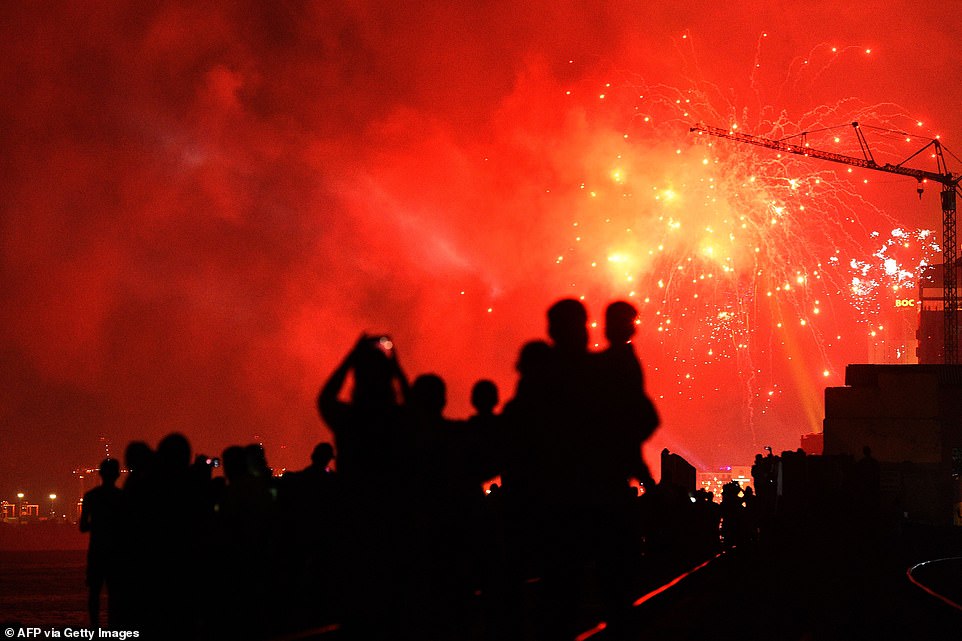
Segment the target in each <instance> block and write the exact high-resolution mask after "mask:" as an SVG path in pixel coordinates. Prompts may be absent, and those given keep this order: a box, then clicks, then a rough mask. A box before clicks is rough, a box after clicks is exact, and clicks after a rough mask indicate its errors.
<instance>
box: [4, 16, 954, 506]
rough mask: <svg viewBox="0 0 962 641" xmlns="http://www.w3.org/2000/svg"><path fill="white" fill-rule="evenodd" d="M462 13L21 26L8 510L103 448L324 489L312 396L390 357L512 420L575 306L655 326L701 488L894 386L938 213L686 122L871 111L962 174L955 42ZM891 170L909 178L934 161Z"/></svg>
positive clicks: (866, 19) (646, 339)
mask: <svg viewBox="0 0 962 641" xmlns="http://www.w3.org/2000/svg"><path fill="white" fill-rule="evenodd" d="M467 4H468V5H470V6H460V5H458V4H457V3H454V4H452V3H450V2H430V3H416V4H415V5H414V6H411V7H405V8H403V9H399V8H397V7H396V4H395V3H380V4H377V3H372V2H365V1H363V0H361V1H357V2H344V3H330V2H321V3H312V2H303V3H301V2H288V3H259V2H250V3H244V2H231V3H228V2H224V3H217V2H212V3H199V4H198V3H188V2H161V3H151V4H150V6H149V7H145V6H141V5H139V4H133V5H128V4H126V3H94V4H93V5H92V6H91V4H90V3H17V4H15V5H12V6H10V7H6V8H5V12H4V17H3V18H2V19H0V55H2V58H0V59H2V62H0V74H2V75H0V80H2V82H3V87H4V91H3V92H2V95H0V149H2V150H3V151H2V154H0V163H2V171H0V194H2V196H0V207H2V217H0V225H2V231H0V261H2V263H0V301H2V306H0V323H2V333H0V341H2V343H0V359H2V366H0V376H2V379H0V419H2V422H3V428H2V432H0V451H2V452H3V456H2V457H0V498H7V497H9V496H12V495H14V494H15V493H16V492H17V491H18V489H20V488H26V489H27V490H28V491H30V492H33V493H36V494H38V495H45V494H46V493H48V492H54V491H55V492H57V493H58V494H62V495H66V494H67V493H68V491H69V490H72V489H73V488H70V487H65V486H66V484H67V483H68V482H69V470H70V469H72V468H74V467H78V466H81V465H93V464H96V463H97V462H98V461H99V459H100V458H102V456H103V442H102V441H101V439H104V438H105V439H108V440H109V441H110V442H111V443H112V444H113V450H112V451H113V452H115V453H117V452H119V451H120V450H121V449H122V447H123V446H124V445H125V444H126V442H127V441H128V440H130V439H133V438H140V439H144V440H147V441H148V442H150V443H152V444H156V442H157V441H158V440H159V438H160V437H161V436H163V435H164V434H166V433H167V432H170V431H172V430H180V431H183V432H184V433H186V434H187V435H188V436H189V437H190V438H191V440H192V442H193V444H194V446H195V449H197V450H199V451H203V452H207V453H217V452H219V451H220V450H221V449H222V448H223V447H224V446H226V445H227V444H230V443H246V442H249V441H252V440H260V441H262V442H264V444H265V447H266V449H267V454H268V458H269V460H270V461H271V463H272V464H273V465H274V466H275V467H302V466H303V465H305V464H306V462H307V458H308V453H309V451H310V448H311V447H312V445H313V444H314V443H315V442H317V441H318V440H320V439H322V438H328V434H327V432H326V429H325V428H324V427H323V425H322V424H321V422H320V420H319V419H318V417H317V416H316V413H315V410H314V404H313V399H314V395H315V393H316V390H317V388H318V386H319V385H320V384H321V382H322V381H323V380H324V378H325V377H326V376H327V375H328V373H329V372H330V371H331V369H332V368H333V367H334V366H335V365H336V363H337V361H338V360H339V359H340V357H341V355H342V354H343V353H344V352H345V350H347V349H348V348H349V346H350V345H351V343H352V342H353V340H354V339H355V337H356V336H357V334H358V333H359V332H360V331H362V330H368V331H379V332H389V333H390V334H391V335H392V336H393V337H394V340H395V343H396V345H397V346H398V352H399V354H400V357H401V359H402V361H403V363H404V365H405V366H406V368H407V370H408V372H409V374H412V375H415V374H418V373H422V372H426V371H435V372H437V373H439V374H441V375H442V376H444V377H445V378H446V379H447V381H448V383H449V397H450V408H449V409H450V412H449V413H450V414H451V415H452V416H464V415H466V414H467V412H468V403H467V396H468V391H469V389H470V386H471V384H472V383H473V382H474V380H476V379H477V378H481V377H489V378H494V379H495V380H496V381H497V382H498V383H499V385H500V386H501V391H502V395H503V396H504V397H508V396H510V394H511V392H512V390H513V386H514V372H513V363H514V360H515V355H516V352H517V349H518V348H519V347H520V345H521V344H522V342H523V341H525V340H527V339H530V338H534V337H539V336H542V335H543V325H544V323H543V315H544V311H545V309H546V308H547V307H548V305H549V304H550V303H551V302H553V301H554V300H556V299H557V298H559V297H562V296H570V295H577V296H585V300H586V304H587V305H588V307H589V309H590V312H591V314H592V316H593V317H594V318H600V316H601V312H602V310H603V307H604V305H605V303H606V302H607V301H608V300H610V299H611V298H613V297H629V298H631V299H632V300H634V301H635V302H636V303H637V304H638V305H639V307H640V308H641V309H642V319H641V320H642V323H641V332H642V335H641V337H640V339H639V351H640V353H641V355H642V358H643V360H644V361H645V364H646V372H647V377H648V382H649V388H650V391H651V392H652V393H653V395H655V397H656V399H657V401H658V404H659V407H660V408H661V409H662V413H663V415H664V419H665V424H664V427H663V428H662V430H661V431H660V432H659V434H658V436H657V437H656V439H655V441H656V442H655V443H653V444H652V447H653V448H656V449H655V450H654V451H657V449H660V448H661V447H663V446H668V447H670V448H671V449H672V450H675V451H679V452H680V453H682V454H683V455H686V456H688V457H690V459H691V460H692V462H693V463H695V464H697V465H720V464H724V463H728V464H730V463H742V462H747V461H750V460H751V457H752V456H753V454H754V453H755V452H757V451H760V449H759V448H761V447H762V446H764V445H768V444H770V445H772V446H773V447H775V449H776V450H779V449H785V448H794V447H797V446H798V437H799V435H800V434H802V433H805V432H808V431H811V430H812V429H813V428H815V427H818V425H819V421H820V418H821V413H820V412H821V410H822V405H821V403H822V400H821V399H822V389H823V388H824V386H825V385H826V384H840V383H841V381H842V375H843V372H844V366H845V364H846V363H849V362H858V361H863V362H864V361H866V360H869V359H870V358H873V357H876V358H882V357H884V353H885V350H886V349H889V348H888V347H886V345H889V346H890V345H891V344H892V343H893V342H895V341H896V338H895V337H894V336H890V335H885V333H886V332H889V333H890V334H891V333H892V332H893V331H894V330H893V329H892V328H893V327H895V326H897V324H898V323H903V322H904V319H903V318H902V317H895V318H894V319H893V317H892V311H891V310H889V309H888V307H887V304H888V299H887V298H886V297H885V295H883V294H882V293H881V292H883V291H884V289H885V287H891V286H892V284H893V278H895V279H896V280H897V279H898V276H897V274H898V273H899V272H898V270H896V271H895V272H894V273H893V272H891V271H887V270H890V268H891V265H892V264H891V263H886V260H888V259H891V258H894V259H896V260H897V261H899V262H900V264H905V265H908V266H909V267H910V268H911V267H912V265H913V264H915V265H917V263H918V260H919V259H920V258H922V257H925V256H927V257H928V259H931V258H932V257H931V255H930V254H931V253H932V251H931V248H928V249H926V246H925V242H924V239H922V240H919V239H918V237H917V233H916V230H919V229H922V230H925V229H929V230H935V234H936V237H935V240H936V241H938V240H939V239H940V235H941V232H940V228H939V224H940V211H939V206H938V199H937V189H935V188H934V187H933V188H931V189H929V190H928V192H927V193H926V195H925V197H924V198H923V199H922V201H921V202H920V201H919V200H918V199H917V197H916V193H915V185H914V183H913V182H912V181H911V179H904V178H897V177H893V176H889V175H885V174H872V173H871V172H855V173H853V174H849V173H848V172H846V171H845V168H844V167H841V166H825V165H824V164H819V163H817V162H815V161H806V162H800V161H798V160H790V159H779V158H776V157H773V156H772V155H771V154H768V153H767V152H765V151H764V150H748V149H738V148H737V147H733V146H732V145H730V144H728V143H725V142H723V141H714V142H713V143H712V146H710V147H709V146H708V143H707V141H705V140H704V139H698V138H697V137H695V136H691V135H690V134H689V133H688V125H689V124H690V123H691V122H693V121H696V120H705V121H706V122H709V124H716V125H719V126H723V127H724V126H730V125H731V124H734V123H737V124H739V126H741V127H742V128H743V130H744V131H746V132H749V133H756V134H759V135H764V136H771V137H776V138H777V137H783V136H786V135H790V134H793V133H796V132H797V131H798V130H799V128H800V127H804V128H810V129H814V128H817V127H828V126H832V125H844V124H846V123H847V122H848V121H850V120H852V119H853V118H857V119H859V120H860V121H861V122H863V123H865V124H868V125H877V126H886V127H895V126H897V127H899V128H909V127H913V126H914V127H916V129H913V132H916V131H917V132H918V136H920V137H924V136H930V137H931V136H933V135H936V134H940V135H941V137H942V140H943V141H944V142H945V144H946V145H947V146H948V148H950V149H952V148H953V146H959V142H958V141H960V140H962V117H960V115H959V112H958V109H957V106H958V104H960V102H962V101H960V96H959V95H958V93H959V92H960V89H959V88H958V87H959V83H958V82H957V81H958V70H959V69H960V68H962V59H960V58H962V54H960V53H959V52H960V49H959V48H958V46H957V29H955V25H954V24H949V23H947V22H946V20H945V19H944V15H943V13H941V12H939V11H937V10H936V8H934V7H933V8H926V7H924V6H919V5H917V3H914V2H909V1H908V0H905V1H876V2H871V1H869V2H862V3H858V4H851V5H850V4H848V3H842V4H843V6H842V7H840V6H839V4H840V3H837V2H828V1H819V2H814V3H812V2H810V3H783V2H769V3H762V2H757V3H756V2H738V3H725V2H722V3H718V2H714V3H706V4H705V5H704V8H702V9H700V10H699V9H697V8H695V9H691V8H688V7H686V6H683V5H684V3H676V2H647V3H634V2H627V1H625V2H600V3H599V2H593V3H584V4H582V5H581V6H578V7H569V6H567V5H565V3H537V2H535V3H524V6H523V8H522V7H521V6H519V5H518V3H513V2H482V3H467ZM729 4H730V5H731V6H726V5H729ZM646 118H647V120H646ZM918 122H921V123H922V125H918V124H917V123H918ZM840 135H845V132H843V133H842V134H840ZM867 135H869V137H870V138H871V135H870V134H867ZM920 140H921V138H920ZM814 142H815V140H814V139H813V143H814ZM818 143H819V144H823V145H826V146H829V147H831V145H836V144H837V145H839V147H838V149H839V150H841V151H842V152H843V153H852V152H853V150H852V146H851V145H852V144H853V141H852V140H851V139H843V140H840V142H838V143H835V142H834V140H832V139H831V138H824V137H823V138H821V139H819V141H818ZM877 144H878V145H879V151H880V152H884V153H891V154H892V155H893V156H892V157H893V158H894V159H895V161H896V162H897V161H898V160H901V159H903V158H905V157H907V156H908V155H910V154H911V153H912V152H914V151H915V150H916V149H918V148H919V147H921V144H922V143H921V142H920V143H918V144H916V143H915V141H909V142H904V141H899V140H896V139H894V138H880V139H878V141H877ZM855 149H856V150H857V147H856V148H855ZM900 155H901V157H899V156H900ZM866 180H867V181H868V182H867V183H866V182H864V181H866ZM793 181H794V182H793ZM772 217H774V218H776V219H777V220H776V224H775V225H774V230H773V229H771V228H768V227H765V226H764V225H763V224H762V222H763V221H764V220H769V219H770V218H772ZM628 229H630V230H631V231H626V230H628ZM894 229H902V230H904V234H906V235H907V236H900V235H893V234H892V231H893V230H894ZM873 232H875V235H873ZM903 238H909V239H911V240H912V242H913V243H914V245H913V246H911V247H904V246H902V245H899V244H898V243H896V242H894V241H893V239H898V240H901V239H903ZM890 241H893V242H890ZM659 246H660V247H661V249H659ZM756 248H757V251H756ZM879 252H881V253H879ZM832 256H835V260H834V261H833V260H832ZM935 256H936V259H937V253H936V254H935ZM559 259H560V260H559ZM853 277H854V278H859V279H860V281H859V282H860V283H862V284H865V283H866V282H869V281H872V279H873V278H874V279H875V280H874V284H872V285H869V286H868V289H867V290H865V291H862V292H861V293H858V292H857V291H855V290H857V289H858V288H855V289H853V283H852V278H853ZM799 279H801V280H799ZM706 280H707V281H709V283H708V285H706V284H705V281H706ZM659 282H661V285H659ZM896 284H897V283H896ZM786 285H789V288H788V289H787V291H786V288H785V286H786ZM769 291H771V292H772V295H771V296H768V292H769ZM696 294H697V297H696ZM646 299H648V301H647V302H646ZM816 309H817V310H818V311H817V312H816V311H814V310H816ZM667 320H670V321H671V322H670V323H668V322H666V321H667ZM803 321H804V323H803ZM779 323H781V326H780V325H779ZM879 327H881V329H879ZM886 328H887V329H886ZM873 331H874V332H876V336H874V337H872V336H871V335H870V333H871V332H873ZM879 334H881V335H882V336H881V337H880V336H879ZM599 337H600V333H599ZM838 337H841V338H838ZM882 339H884V340H886V341H887V342H886V343H884V344H883V345H882V346H881V347H880V346H879V340H882ZM653 453H654V452H652V453H650V454H649V458H654V457H653ZM64 471H67V473H66V474H64ZM65 478H66V479H67V480H64V479H65Z"/></svg>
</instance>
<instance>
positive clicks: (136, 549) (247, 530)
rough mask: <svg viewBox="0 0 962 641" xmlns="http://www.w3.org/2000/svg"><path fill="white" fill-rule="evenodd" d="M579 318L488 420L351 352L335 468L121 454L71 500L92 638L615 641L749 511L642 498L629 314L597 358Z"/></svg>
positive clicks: (532, 353) (432, 380) (609, 328)
mask: <svg viewBox="0 0 962 641" xmlns="http://www.w3.org/2000/svg"><path fill="white" fill-rule="evenodd" d="M587 322H588V318H587V314H586V311H585V308H584V307H583V305H582V304H581V303H580V302H579V301H577V300H570V299H569V300H562V301H559V302H558V303H556V304H555V305H553V306H552V307H551V308H550V309H549V311H548V336H549V339H550V341H548V342H545V341H540V340H539V341H532V342H529V343H527V344H525V345H524V346H523V347H522V349H521V351H520V354H519V357H518V360H517V364H516V367H517V371H518V382H517V387H516V389H515V392H514V395H513V396H512V398H511V399H510V400H508V401H507V402H506V403H505V404H504V406H503V409H502V411H501V412H500V413H499V414H497V413H495V408H496V407H497V406H498V404H499V392H498V389H497V387H496V386H495V385H494V384H493V383H492V382H490V381H484V380H482V381H479V382H478V383H477V384H476V385H475V386H474V388H473V390H472V396H471V401H472V405H473V407H474V409H475V414H474V415H473V416H471V417H470V418H468V419H466V420H452V419H448V418H446V417H445V416H444V409H445V405H446V400H447V399H446V389H445V384H444V381H443V380H442V378H441V377H439V376H437V375H435V374H425V375H421V376H418V377H417V378H415V379H414V381H413V382H411V383H410V384H409V383H408V380H407V378H406V376H405V374H404V373H403V371H402V369H401V367H400V364H399V360H398V358H397V350H396V349H395V346H394V345H393V343H392V342H391V340H390V339H389V338H388V337H386V336H377V337H372V336H362V337H361V338H360V339H359V340H358V341H357V343H356V345H355V346H354V347H353V348H352V349H351V350H350V352H349V353H348V354H347V355H346V357H345V358H344V360H343V362H342V363H341V364H340V365H339V366H338V367H337V368H336V369H335V370H334V372H333V373H332V374H331V376H330V377H329V379H328V380H327V381H326V383H325V384H324V385H323V387H322V389H321V391H320V394H319V396H318V400H317V403H318V409H319V411H320V415H321V417H322V418H323V420H324V421H325V423H326V424H327V425H328V426H329V427H330V429H331V431H332V433H333V435H334V438H335V444H336V472H335V471H332V469H331V468H332V465H331V463H332V461H333V460H334V458H335V447H334V446H332V444H330V443H321V444H320V445H318V446H317V448H316V449H315V450H314V452H313V454H312V456H311V463H310V465H309V466H307V467H306V468H305V469H304V470H302V471H298V472H288V473H285V474H284V475H283V476H280V477H275V476H274V475H273V473H272V471H271V469H270V467H269V465H268V462H267V458H266V455H265V452H264V450H263V448H262V447H260V446H259V445H247V446H230V447H227V448H226V449H225V450H224V451H223V453H222V455H221V458H220V459H211V458H208V457H206V456H197V457H194V458H193V459H192V453H191V448H190V444H189V443H188V441H187V439H186V438H185V437H184V436H182V435H180V434H171V435H169V436H167V437H166V438H164V439H163V440H162V441H161V442H160V443H159V444H158V446H157V447H156V449H152V448H151V447H149V446H148V445H147V444H145V443H142V442H134V443H131V444H130V445H129V446H128V447H127V449H126V455H125V456H126V460H125V466H126V468H127V470H128V475H127V477H126V479H125V482H124V484H123V487H122V488H119V487H117V482H118V478H119V472H120V468H119V463H118V462H117V461H114V460H111V459H108V460H106V461H104V463H103V464H102V466H101V476H102V478H103V484H102V485H101V486H100V487H98V488H96V489H94V490H92V491H90V492H88V493H87V495H86V496H85V498H84V503H83V514H82V518H81V529H82V530H84V531H90V533H91V539H90V548H89V556H88V585H89V586H90V595H91V598H90V617H91V621H92V622H97V621H99V620H100V613H99V602H100V591H101V588H102V586H104V585H106V587H107V590H108V592H109V612H108V625H109V626H110V627H113V628H118V629H137V630H141V631H142V634H143V635H144V636H147V637H149V638H158V639H192V638H198V639H220V638H224V639H228V638H229V639H265V638H272V637H278V636H281V635H283V634H287V633H292V632H295V631H298V630H305V629H310V628H316V627H318V626H325V625H336V626H337V628H338V634H339V635H341V636H342V637H347V638H352V639H404V638H410V639H499V640H510V639H551V640H554V639H573V638H574V637H575V636H577V634H578V633H580V632H582V631H584V629H585V625H586V623H588V624H590V623H592V622H596V621H598V620H604V621H606V623H607V629H606V635H607V636H608V637H609V638H618V634H619V632H620V631H621V630H622V629H623V627H624V623H625V620H626V617H627V615H628V612H629V611H630V609H631V605H632V600H633V599H634V598H636V597H637V596H638V595H639V592H638V591H639V589H640V588H643V587H644V586H645V585H652V586H655V585H658V581H659V580H660V579H662V578H664V577H665V576H668V575H670V574H671V572H673V571H675V570H677V569H678V568H680V567H684V566H685V564H688V563H692V562H696V561H700V560H703V559H705V558H707V557H708V556H710V555H711V554H714V553H715V552H717V550H718V549H719V547H720V545H722V541H724V542H725V543H727V544H729V545H731V544H734V542H735V541H738V542H740V543H744V542H751V541H753V540H754V539H755V538H756V536H757V524H756V523H755V522H754V521H753V518H754V517H750V516H746V515H749V514H753V513H754V511H753V510H752V509H751V508H752V506H753V505H754V503H755V502H756V501H763V500H767V499H766V498H765V497H764V496H763V494H762V492H761V491H760V492H759V496H758V498H757V499H755V498H754V496H753V495H751V493H750V492H742V491H740V488H739V487H738V486H737V484H735V486H734V487H732V488H726V493H725V494H724V495H723V500H722V502H721V504H720V505H718V504H716V503H714V502H713V500H712V496H711V494H710V493H708V492H705V491H698V492H695V493H694V494H691V493H690V492H689V490H687V489H685V488H682V487H676V486H672V485H671V484H669V483H662V484H660V485H656V484H655V483H654V482H653V481H652V479H651V476H650V474H649V473H648V468H647V466H646V465H645V462H644V460H643V457H642V445H643V444H644V443H645V441H646V440H648V438H649V437H650V436H651V435H652V433H653V432H654V431H655V429H656V428H657V427H658V424H659V418H658V414H657V411H656V410H655V407H654V405H653V404H652V402H651V400H650V399H649V397H648V395H647V394H646V393H645V385H644V378H643V374H642V367H641V364H640V362H639V360H638V357H637V355H636V354H635V351H634V347H633V346H632V343H631V338H632V336H633V335H634V333H635V328H636V311H635V309H634V308H633V307H632V306H631V305H629V304H627V303H623V302H617V303H612V304H611V305H610V306H609V307H608V309H607V311H606V318H605V335H606V337H607V340H608V346H607V348H606V349H604V350H603V351H600V352H591V351H589V349H588V330H587ZM349 380H350V381H351V382H352V385H350V386H349V385H348V381H349ZM348 387H350V391H349V394H347V392H348ZM219 464H222V466H223V476H219V475H218V476H215V475H214V474H213V473H212V472H213V470H214V468H215V467H216V466H217V465H219ZM760 474H761V472H760ZM630 479H635V481H636V483H635V484H634V486H632V485H630V484H629V480H630ZM494 481H497V482H494ZM639 485H640V486H642V487H644V490H645V491H644V493H643V494H642V495H641V496H639V492H638V490H637V487H638V486H639ZM483 487H488V488H489V489H488V491H487V492H485V490H483V489H482V488H483ZM720 523H721V524H722V530H721V535H722V537H723V538H720V537H719V524H720Z"/></svg>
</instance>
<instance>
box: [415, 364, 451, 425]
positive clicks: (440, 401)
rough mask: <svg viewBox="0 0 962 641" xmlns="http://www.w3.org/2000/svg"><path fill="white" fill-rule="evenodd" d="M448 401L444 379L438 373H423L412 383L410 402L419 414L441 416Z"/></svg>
mask: <svg viewBox="0 0 962 641" xmlns="http://www.w3.org/2000/svg"><path fill="white" fill-rule="evenodd" d="M447 403H448V393H447V388H446V386H445V385H444V380H443V379H442V378H441V377H440V376H438V375H437V374H421V375H420V376H418V377H417V378H416V379H414V383H413V384H412V385H411V392H410V404H411V407H412V408H413V409H414V411H416V412H417V413H418V414H420V415H422V416H425V417H440V416H441V412H443V411H444V406H445V405H447Z"/></svg>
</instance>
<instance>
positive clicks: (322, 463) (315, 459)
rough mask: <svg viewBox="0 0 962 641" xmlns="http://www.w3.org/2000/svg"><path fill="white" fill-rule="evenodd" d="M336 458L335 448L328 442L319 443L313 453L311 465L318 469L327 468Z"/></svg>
mask: <svg viewBox="0 0 962 641" xmlns="http://www.w3.org/2000/svg"><path fill="white" fill-rule="evenodd" d="M333 458H334V446H333V445H331V444H330V443H328V442H326V441H325V442H324V443H318V444H317V446H316V447H315V448H314V451H313V452H311V464H312V465H315V466H317V467H321V468H325V467H327V466H328V465H329V464H330V463H331V460H332V459H333Z"/></svg>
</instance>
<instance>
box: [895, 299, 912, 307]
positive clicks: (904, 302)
mask: <svg viewBox="0 0 962 641" xmlns="http://www.w3.org/2000/svg"><path fill="white" fill-rule="evenodd" d="M895 306H896V307H915V299H914V298H896V299H895Z"/></svg>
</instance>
